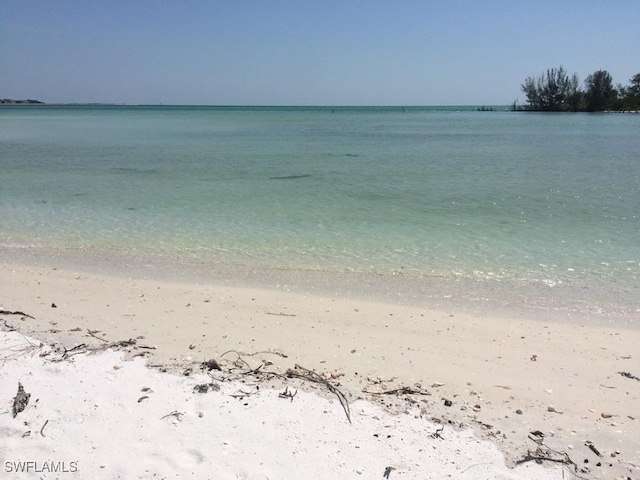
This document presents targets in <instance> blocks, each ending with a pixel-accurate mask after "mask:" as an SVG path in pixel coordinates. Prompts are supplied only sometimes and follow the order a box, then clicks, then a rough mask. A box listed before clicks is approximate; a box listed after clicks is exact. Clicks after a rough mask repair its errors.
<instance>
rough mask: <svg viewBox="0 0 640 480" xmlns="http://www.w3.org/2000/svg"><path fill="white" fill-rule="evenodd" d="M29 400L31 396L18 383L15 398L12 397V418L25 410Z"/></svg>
mask: <svg viewBox="0 0 640 480" xmlns="http://www.w3.org/2000/svg"><path fill="white" fill-rule="evenodd" d="M29 398H31V394H30V393H26V392H25V391H24V387H23V386H22V384H21V383H20V382H18V393H17V394H16V396H15V397H13V407H12V414H13V418H16V417H17V416H18V414H19V413H20V412H22V411H23V410H24V409H25V408H27V405H28V404H29ZM43 428H44V427H43Z"/></svg>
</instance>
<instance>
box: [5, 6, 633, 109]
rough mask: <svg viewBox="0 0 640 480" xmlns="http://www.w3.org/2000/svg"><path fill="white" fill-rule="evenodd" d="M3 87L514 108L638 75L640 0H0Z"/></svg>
mask: <svg viewBox="0 0 640 480" xmlns="http://www.w3.org/2000/svg"><path fill="white" fill-rule="evenodd" d="M0 12H1V14H0V98H14V99H25V98H30V99H37V100H41V101H44V102H46V103H76V102H78V103H92V102H99V103H128V104H160V103H161V104H165V105H169V104H174V105H506V104H510V103H513V101H515V100H519V101H520V102H521V103H524V101H525V97H524V94H523V93H522V91H521V90H520V85H521V84H522V83H523V82H524V80H525V79H526V78H527V77H529V76H538V75H540V74H541V73H542V72H543V71H545V70H546V69H548V68H553V67H559V66H564V67H565V69H566V70H567V71H568V72H569V74H573V73H577V74H578V76H579V78H580V80H581V81H583V80H584V79H585V77H586V76H587V75H589V74H591V73H593V72H595V71H596V70H600V69H603V70H607V71H608V72H609V73H610V74H611V75H612V77H613V80H614V83H616V84H617V83H621V84H624V85H626V84H628V82H629V79H630V78H631V77H632V76H633V75H634V74H636V73H639V72H640V53H639V52H640V0H607V1H605V0H602V1H593V0H575V1H574V0H526V1H525V0H486V1H480V0H475V1H474V0H441V1H440V0H422V1H410V0H387V1H379V0H362V1H360V0H179V1H173V0H153V1H147V0H122V1H120V0H41V1H36V0H33V1H32V0H0Z"/></svg>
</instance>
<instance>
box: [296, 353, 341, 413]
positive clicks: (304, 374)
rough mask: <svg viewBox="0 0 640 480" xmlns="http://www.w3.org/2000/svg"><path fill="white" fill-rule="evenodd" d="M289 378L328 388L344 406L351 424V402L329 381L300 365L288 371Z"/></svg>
mask: <svg viewBox="0 0 640 480" xmlns="http://www.w3.org/2000/svg"><path fill="white" fill-rule="evenodd" d="M287 377H290V378H291V377H293V378H301V379H303V380H307V381H309V382H313V383H319V384H322V385H324V386H325V387H327V389H328V390H329V391H330V392H331V393H333V394H334V395H335V396H336V397H338V400H339V401H340V405H342V409H343V410H344V413H345V415H346V416H347V420H349V423H351V410H350V409H349V402H348V401H347V397H345V396H344V393H342V392H341V391H340V390H338V389H337V388H336V387H335V386H334V385H332V384H331V382H329V380H327V379H325V378H323V377H322V376H321V375H319V374H317V373H316V372H314V371H313V370H308V369H306V368H304V367H301V366H300V365H297V364H296V366H295V368H293V369H291V368H290V369H288V370H287Z"/></svg>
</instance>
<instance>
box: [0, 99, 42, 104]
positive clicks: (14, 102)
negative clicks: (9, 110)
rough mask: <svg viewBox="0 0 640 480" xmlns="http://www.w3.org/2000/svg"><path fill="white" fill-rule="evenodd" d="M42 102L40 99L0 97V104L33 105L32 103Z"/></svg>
mask: <svg viewBox="0 0 640 480" xmlns="http://www.w3.org/2000/svg"><path fill="white" fill-rule="evenodd" d="M42 103H43V102H41V101H40V100H31V99H26V100H14V99H12V98H0V105H24V104H28V105H33V104H42Z"/></svg>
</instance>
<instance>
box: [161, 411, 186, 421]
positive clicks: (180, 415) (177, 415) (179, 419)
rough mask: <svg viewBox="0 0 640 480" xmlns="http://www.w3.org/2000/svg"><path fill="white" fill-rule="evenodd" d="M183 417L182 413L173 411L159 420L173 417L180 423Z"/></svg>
mask: <svg viewBox="0 0 640 480" xmlns="http://www.w3.org/2000/svg"><path fill="white" fill-rule="evenodd" d="M183 415H184V413H182V412H179V411H177V410H174V411H173V412H171V413H167V414H166V415H165V416H164V417H162V418H161V419H160V420H164V419H165V418H168V417H175V418H176V419H177V420H178V421H179V422H181V421H182V416H183Z"/></svg>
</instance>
